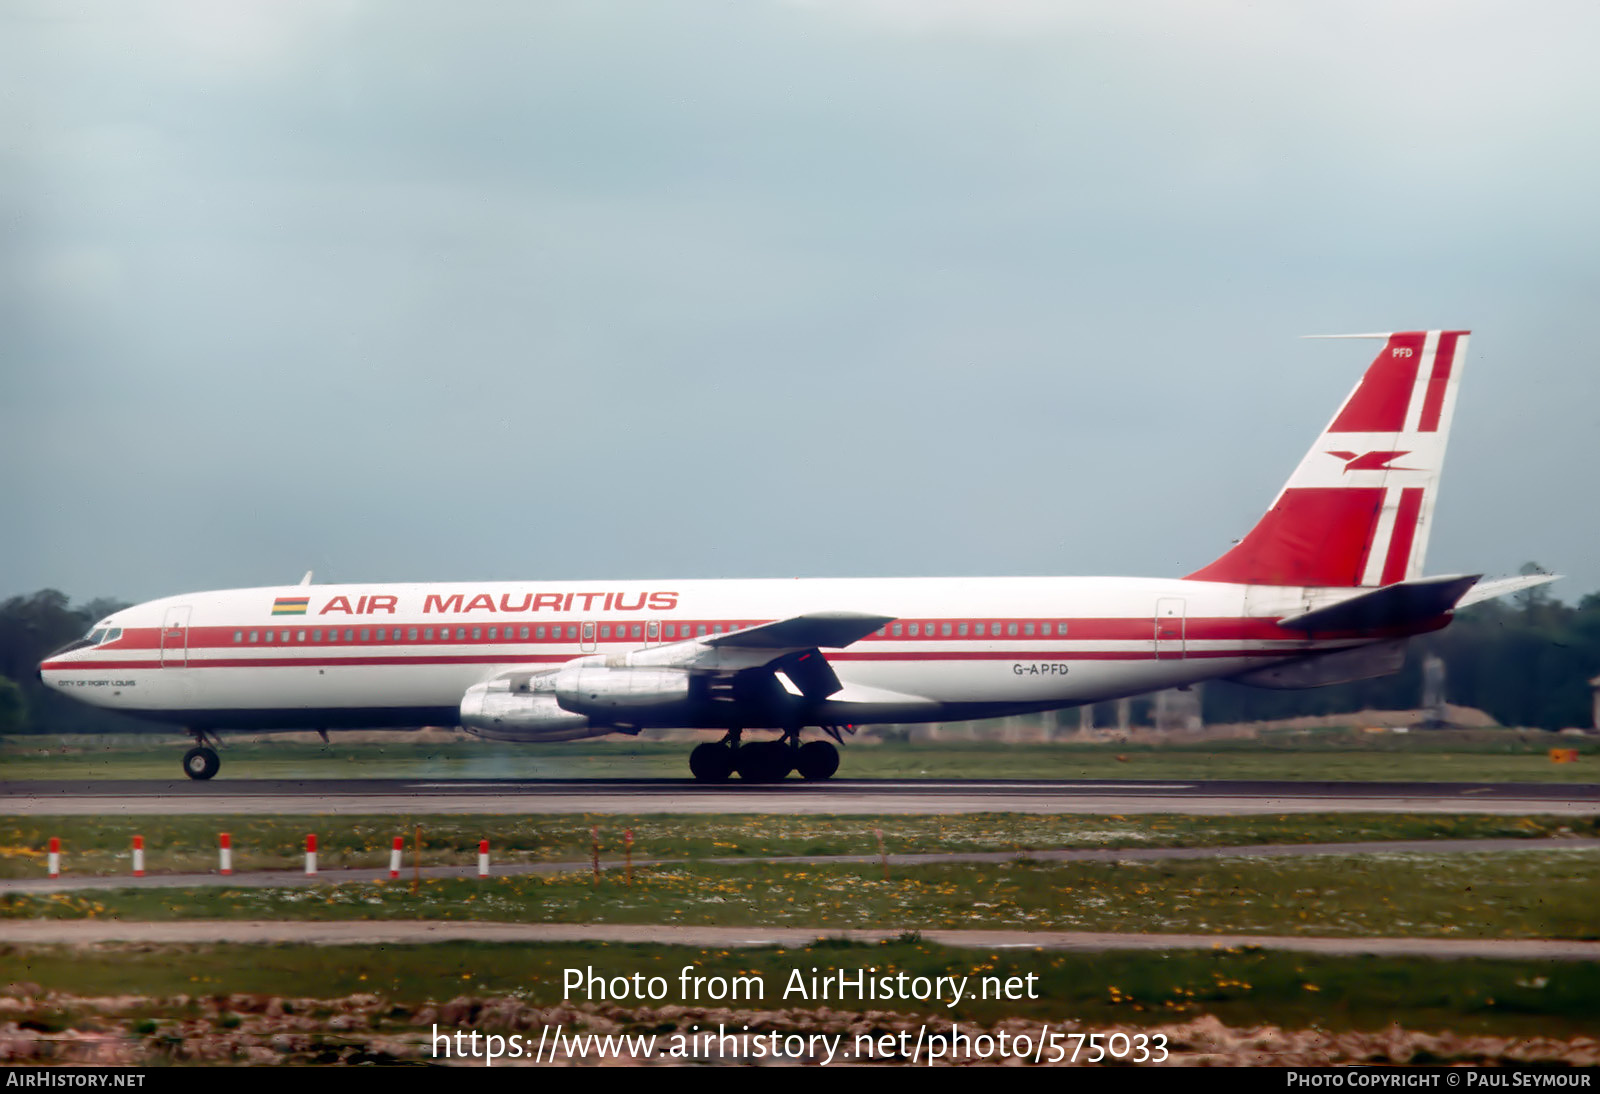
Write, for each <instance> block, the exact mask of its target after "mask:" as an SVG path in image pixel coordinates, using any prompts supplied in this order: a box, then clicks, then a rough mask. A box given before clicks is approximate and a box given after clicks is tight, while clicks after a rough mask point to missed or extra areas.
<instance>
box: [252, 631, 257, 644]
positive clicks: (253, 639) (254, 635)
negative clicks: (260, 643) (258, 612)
mask: <svg viewBox="0 0 1600 1094" xmlns="http://www.w3.org/2000/svg"><path fill="white" fill-rule="evenodd" d="M257 633H258V632H256V631H251V632H250V641H252V642H254V641H255V640H256V635H257Z"/></svg>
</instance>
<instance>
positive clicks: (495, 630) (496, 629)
mask: <svg viewBox="0 0 1600 1094" xmlns="http://www.w3.org/2000/svg"><path fill="white" fill-rule="evenodd" d="M499 631H500V628H499V627H490V628H489V641H491V642H493V641H494V640H495V636H496V635H497V634H498V633H499Z"/></svg>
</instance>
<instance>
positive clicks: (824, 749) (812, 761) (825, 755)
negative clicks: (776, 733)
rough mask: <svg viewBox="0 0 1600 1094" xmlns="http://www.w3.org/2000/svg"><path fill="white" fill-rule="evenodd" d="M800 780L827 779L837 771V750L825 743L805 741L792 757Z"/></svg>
mask: <svg viewBox="0 0 1600 1094" xmlns="http://www.w3.org/2000/svg"><path fill="white" fill-rule="evenodd" d="M794 766H795V770H797V771H799V772H800V777H801V778H802V779H827V778H832V776H833V773H834V772H835V771H837V770H839V750H838V749H837V748H834V747H833V745H831V744H829V743H828V742H827V741H807V742H806V743H805V744H803V745H801V746H800V748H799V750H798V751H797V752H796V753H795V757H794Z"/></svg>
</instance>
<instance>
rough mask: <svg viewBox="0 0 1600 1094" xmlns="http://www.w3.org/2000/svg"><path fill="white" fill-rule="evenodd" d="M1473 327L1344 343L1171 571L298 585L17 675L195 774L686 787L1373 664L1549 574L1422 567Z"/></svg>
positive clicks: (144, 619) (804, 769) (158, 603)
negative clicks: (1273, 458)
mask: <svg viewBox="0 0 1600 1094" xmlns="http://www.w3.org/2000/svg"><path fill="white" fill-rule="evenodd" d="M1467 334H1468V332H1466V331H1439V330H1435V331H1406V332H1400V333H1393V334H1379V335H1367V336H1353V337H1372V338H1378V339H1381V340H1382V342H1383V348H1382V349H1381V350H1380V351H1379V353H1378V356H1377V358H1376V359H1375V360H1374V361H1373V362H1372V364H1371V365H1370V366H1369V367H1368V368H1367V370H1366V372H1365V374H1364V375H1363V376H1362V378H1361V380H1360V382H1359V383H1357V385H1356V387H1355V390H1354V391H1353V392H1352V393H1351V395H1350V396H1349V398H1348V399H1346V400H1345V402H1344V404H1343V405H1342V406H1341V407H1340V408H1339V411H1338V413H1336V414H1335V415H1334V417H1333V421H1332V422H1331V423H1330V424H1329V425H1328V427H1327V429H1326V430H1325V431H1323V433H1322V434H1321V435H1320V436H1319V437H1318V438H1317V440H1316V443H1315V444H1313V445H1312V446H1311V450H1310V451H1309V452H1307V453H1306V455H1305V457H1304V458H1303V459H1302V460H1301V461H1300V464H1299V466H1298V467H1297V468H1296V469H1295V471H1294V473H1293V475H1291V476H1290V478H1289V481H1288V483H1287V484H1285V486H1284V487H1283V490H1282V491H1281V492H1280V493H1279V495H1278V497H1277V499H1276V500H1275V501H1274V502H1273V504H1272V507H1271V508H1270V509H1269V510H1268V511H1267V513H1266V515H1265V516H1263V517H1262V518H1261V520H1260V521H1259V522H1258V523H1257V524H1256V526H1255V527H1254V528H1253V529H1251V530H1250V532H1249V533H1248V534H1246V535H1245V537H1244V538H1243V539H1242V540H1240V541H1238V543H1237V544H1236V545H1234V546H1233V548H1232V549H1231V550H1229V551H1228V552H1227V553H1225V554H1224V555H1223V556H1222V557H1221V558H1218V559H1217V560H1216V561H1214V562H1212V563H1210V564H1209V565H1206V566H1203V567H1201V568H1200V569H1198V570H1196V571H1195V572H1193V573H1191V574H1189V575H1188V576H1187V577H1183V578H1128V577H1043V578H1022V577H1003V578H905V579H885V580H877V579H855V580H843V579H818V580H783V581H760V580H737V581H644V582H641V581H594V582H589V581H563V582H509V583H487V582H485V583H466V584H448V585H432V584H427V585H421V584H419V585H313V584H310V583H309V575H308V579H307V581H306V582H303V583H301V584H299V585H292V586H280V587H269V588H259V589H235V590H229V591H225V592H209V593H195V594H190V595H185V596H175V597H168V598H166V599H163V600H154V601H151V602H149V603H146V604H140V605H137V606H135V607H131V608H127V609H124V610H122V611H119V612H116V613H114V614H112V615H110V616H108V617H107V618H105V619H103V620H101V621H100V622H98V623H96V624H95V625H94V627H93V628H92V629H91V630H90V632H89V633H88V634H87V635H86V636H85V637H83V638H82V639H80V640H79V641H77V642H75V643H73V644H71V645H69V646H67V647H66V648H64V649H62V650H59V651H57V652H56V653H54V654H51V655H50V657H49V658H47V659H46V660H45V661H44V662H43V664H41V665H40V670H39V671H40V675H41V676H42V678H43V679H44V681H45V682H46V683H47V684H49V685H50V686H51V687H53V688H56V689H58V690H59V691H61V692H63V693H65V694H68V695H71V696H73V697H74V698H77V699H82V700H84V701H85V702H89V703H93V704H96V705H98V706H104V707H109V708H112V709H115V710H120V711H123V712H125V713H128V714H132V715H137V716H140V717H144V718H149V719H154V720H157V721H162V722H168V723H173V724H176V725H179V726H183V727H185V728H187V730H188V731H189V732H190V733H191V734H192V735H193V736H194V738H195V747H193V748H192V749H190V750H189V751H188V752H187V753H186V754H185V756H184V758H183V770H184V772H185V773H186V774H188V775H189V777H190V778H194V779H209V778H210V777H211V776H213V775H214V774H216V772H217V769H218V767H219V766H220V762H219V760H218V757H217V754H216V752H215V750H214V749H213V748H211V747H210V744H211V743H212V740H213V736H214V734H215V733H216V732H217V731H219V730H225V729H277V728H307V729H320V730H329V729H344V728H355V727H379V726H425V725H460V726H463V727H465V728H466V729H467V730H469V731H471V732H472V733H475V734H477V735H479V736H482V737H490V738H494V739H497V740H508V741H562V740H573V739H577V738H583V737H593V736H600V735H603V734H608V733H623V734H637V733H639V732H641V731H643V730H646V729H656V728H668V727H677V728H693V729H703V730H710V731H714V732H718V733H720V734H721V738H720V739H719V740H717V741H707V742H705V743H703V744H701V745H699V746H697V747H696V748H695V749H694V750H693V752H692V753H691V754H690V757H689V766H690V769H691V770H692V771H693V773H694V776H695V778H697V779H699V780H701V781H705V782H721V781H724V780H726V779H728V778H729V777H730V776H731V775H732V774H734V773H737V774H738V775H739V776H740V778H742V779H748V780H753V781H761V782H765V781H776V780H779V779H783V778H785V777H787V776H788V775H789V774H790V773H791V772H798V773H799V774H800V775H801V776H802V777H803V778H806V779H825V778H828V777H829V776H831V775H832V774H833V773H834V772H835V771H836V770H837V769H838V766H839V753H838V750H837V749H836V748H835V747H834V745H833V743H832V741H838V742H840V743H842V742H843V734H844V733H845V732H846V731H848V730H851V729H853V728H854V727H856V726H861V725H869V724H874V723H911V722H937V721H947V720H952V719H958V720H965V719H975V718H989V717H997V716H1001V715H1008V714H1019V713H1028V712H1034V711H1046V710H1055V709H1061V708H1066V707H1073V706H1078V705H1081V704H1084V703H1094V702H1099V701H1102V700H1106V699H1113V698H1120V697H1123V696H1128V695H1136V694H1139V693H1142V692H1148V691H1154V690H1158V689H1161V688H1170V687H1183V686H1186V685H1191V684H1195V683H1198V682H1200V681H1203V680H1214V679H1229V680H1236V681H1239V682H1241V683H1245V684H1254V685H1259V686H1263V687H1275V688H1298V687H1315V686H1318V685H1323V684H1330V683H1337V682H1343V681H1347V680H1357V679H1363V678H1366V677H1369V676H1378V675H1383V674H1386V673H1390V672H1393V671H1395V670H1396V669H1398V668H1399V667H1400V664H1401V662H1402V660H1403V658H1404V652H1405V645H1406V641H1407V640H1408V639H1409V638H1411V637H1412V636H1415V635H1419V634H1423V633H1426V632H1429V631H1434V630H1437V629H1439V628H1441V627H1444V626H1446V625H1447V624H1448V623H1449V622H1450V618H1451V613H1452V612H1453V611H1455V610H1456V609H1458V608H1460V607H1463V606H1465V605H1467V604H1471V603H1474V602H1477V601H1480V600H1485V599H1488V598H1491V597H1495V596H1500V595H1503V594H1505V593H1509V592H1513V591H1515V590H1517V589H1522V588H1527V587H1529V586H1531V585H1534V584H1538V583H1540V582H1543V581H1548V580H1553V578H1552V577H1551V576H1549V575H1530V576H1526V577H1518V578H1510V579H1505V580H1501V581H1491V582H1484V581H1482V580H1481V576H1482V575H1477V574H1459V575H1446V576H1437V577H1425V576H1423V572H1422V564H1423V556H1424V553H1425V551H1426V549H1427V545H1428V531H1429V527H1430V526H1431V523H1432V519H1433V509H1434V498H1435V493H1436V490H1437V487H1438V482H1439V472H1440V468H1441V467H1442V465H1443V462H1444V452H1445V442H1446V439H1447V438H1448V436H1449V431H1450V423H1451V418H1452V416H1453V412H1454V408H1455V402H1456V392H1457V389H1458V386H1459V382H1460V377H1461V368H1462V363H1463V361H1464V360H1465V358H1466V352H1467ZM808 731H811V734H812V739H810V740H804V741H803V740H802V738H803V737H804V736H805V735H806V734H807V732H808ZM754 734H761V739H757V740H751V739H750V737H751V736H752V735H754ZM769 735H770V736H769ZM830 738H831V740H830Z"/></svg>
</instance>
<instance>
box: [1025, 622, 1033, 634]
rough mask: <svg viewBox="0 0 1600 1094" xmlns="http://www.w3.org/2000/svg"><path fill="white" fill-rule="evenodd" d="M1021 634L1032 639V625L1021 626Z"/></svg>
mask: <svg viewBox="0 0 1600 1094" xmlns="http://www.w3.org/2000/svg"><path fill="white" fill-rule="evenodd" d="M1022 633H1023V634H1024V635H1025V636H1027V637H1028V638H1032V637H1033V624H1032V623H1024V624H1023V625H1022Z"/></svg>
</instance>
